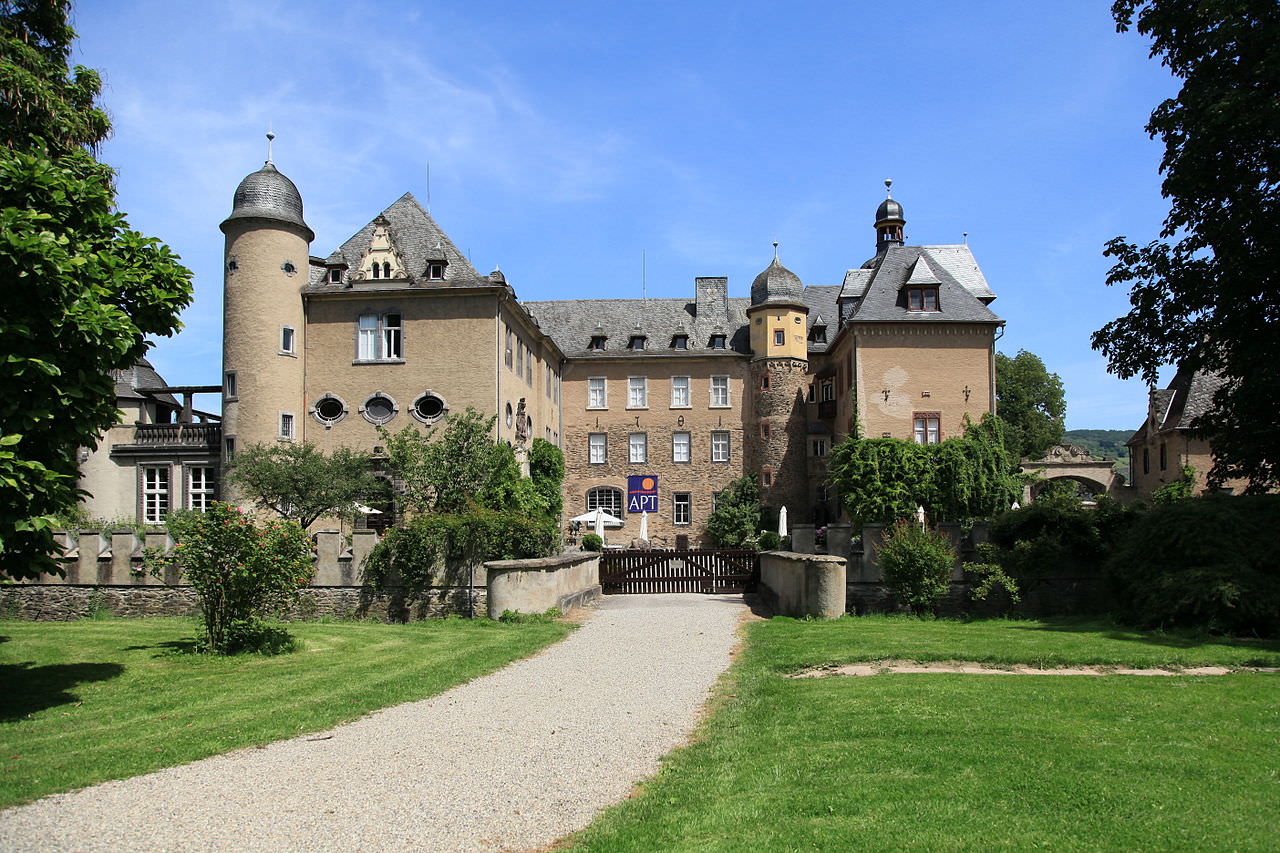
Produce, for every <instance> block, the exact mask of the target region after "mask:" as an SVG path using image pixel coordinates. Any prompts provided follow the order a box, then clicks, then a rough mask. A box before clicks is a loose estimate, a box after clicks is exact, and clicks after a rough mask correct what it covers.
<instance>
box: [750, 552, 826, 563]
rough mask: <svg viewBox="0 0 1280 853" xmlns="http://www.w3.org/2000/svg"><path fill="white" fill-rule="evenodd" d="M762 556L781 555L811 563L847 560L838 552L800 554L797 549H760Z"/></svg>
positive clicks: (785, 557) (788, 558)
mask: <svg viewBox="0 0 1280 853" xmlns="http://www.w3.org/2000/svg"><path fill="white" fill-rule="evenodd" d="M760 556H762V557H765V556H767V557H782V558H784V559H787V560H804V561H806V562H813V563H845V562H848V561H847V560H846V559H845V558H844V557H841V556H840V555H839V554H801V553H800V552H799V551H761V552H760Z"/></svg>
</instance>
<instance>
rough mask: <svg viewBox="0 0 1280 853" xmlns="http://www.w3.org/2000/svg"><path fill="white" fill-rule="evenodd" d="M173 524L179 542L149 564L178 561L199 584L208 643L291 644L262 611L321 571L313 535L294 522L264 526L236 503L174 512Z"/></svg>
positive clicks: (245, 647)
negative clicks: (314, 555)
mask: <svg viewBox="0 0 1280 853" xmlns="http://www.w3.org/2000/svg"><path fill="white" fill-rule="evenodd" d="M169 530H170V532H171V533H172V534H173V537H174V539H175V540H176V541H177V544H176V545H175V546H174V549H173V550H172V551H170V552H168V553H167V554H161V555H158V556H156V557H154V558H153V559H151V560H150V564H151V565H150V569H151V571H152V573H153V574H161V573H163V572H164V570H165V569H166V568H174V569H177V570H178V572H179V574H180V576H181V578H182V579H183V580H184V581H185V582H186V583H189V584H191V586H192V587H193V588H194V589H195V592H196V595H197V596H199V598H200V616H201V619H202V621H203V622H204V628H205V639H204V646H205V647H206V648H207V649H208V650H209V651H212V652H216V653H218V654H233V653H235V652H239V651H255V650H260V649H264V648H266V647H269V646H275V647H277V648H278V647H279V646H281V645H287V642H288V641H289V638H288V635H287V634H282V632H280V631H273V630H272V629H270V628H268V627H267V626H266V625H264V624H263V622H262V618H263V617H264V616H268V615H271V614H274V613H278V612H280V611H281V610H282V609H284V608H285V607H286V606H288V605H289V604H290V603H292V602H293V601H295V600H296V599H297V596H298V591H299V589H301V588H302V587H304V586H306V585H307V584H308V583H310V582H311V576H312V574H313V572H314V571H315V568H314V566H313V564H312V559H311V542H310V540H309V539H308V538H307V534H306V532H305V531H303V529H302V528H301V527H299V526H298V524H297V523H296V522H292V521H268V522H266V523H265V524H263V525H261V526H259V525H257V524H255V523H254V522H253V520H252V519H251V518H249V517H247V516H245V515H244V513H242V512H241V511H240V509H239V508H238V507H234V506H231V505H230V504H224V503H214V504H213V505H212V506H211V507H210V508H209V509H208V511H206V512H203V513H181V514H176V515H175V516H174V517H173V518H172V519H171V520H170V524H169ZM282 640H284V641H285V643H282V642H281V641H282Z"/></svg>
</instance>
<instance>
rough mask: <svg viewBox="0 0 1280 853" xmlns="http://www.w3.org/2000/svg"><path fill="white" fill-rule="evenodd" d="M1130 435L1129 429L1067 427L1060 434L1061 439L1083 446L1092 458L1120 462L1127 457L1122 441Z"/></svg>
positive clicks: (1131, 431) (1127, 449) (1126, 449)
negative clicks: (1105, 458)
mask: <svg viewBox="0 0 1280 853" xmlns="http://www.w3.org/2000/svg"><path fill="white" fill-rule="evenodd" d="M1131 435H1133V430H1131V429H1069V430H1067V431H1066V432H1065V433H1063V434H1062V440H1063V441H1066V442H1069V443H1071V444H1075V445H1078V446H1080V447H1083V448H1084V449H1085V450H1087V451H1089V455H1090V456H1093V457H1094V458H1097V459H1102V458H1103V457H1108V458H1111V459H1115V460H1116V461H1117V462H1121V461H1123V460H1126V459H1128V458H1129V448H1127V447H1125V446H1124V443H1125V442H1126V441H1128V440H1129V436H1131ZM1116 467H1117V468H1118V467H1119V466H1116Z"/></svg>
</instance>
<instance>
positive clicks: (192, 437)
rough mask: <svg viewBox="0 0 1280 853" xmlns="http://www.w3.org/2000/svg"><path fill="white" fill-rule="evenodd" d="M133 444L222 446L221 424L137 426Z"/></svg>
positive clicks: (214, 448) (215, 447)
mask: <svg viewBox="0 0 1280 853" xmlns="http://www.w3.org/2000/svg"><path fill="white" fill-rule="evenodd" d="M133 443H134V445H135V446H139V447H160V446H163V447H192V448H195V447H207V448H209V449H210V450H218V449H219V447H220V446H221V444H222V424H220V423H209V424H137V425H135V426H134V430H133Z"/></svg>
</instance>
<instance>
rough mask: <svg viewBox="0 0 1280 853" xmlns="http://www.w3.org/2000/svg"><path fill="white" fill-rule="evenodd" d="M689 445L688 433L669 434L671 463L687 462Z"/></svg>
mask: <svg viewBox="0 0 1280 853" xmlns="http://www.w3.org/2000/svg"><path fill="white" fill-rule="evenodd" d="M689 445H690V441H689V433H687V432H673V433H671V461H672V462H688V461H689V458H690V453H689Z"/></svg>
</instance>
